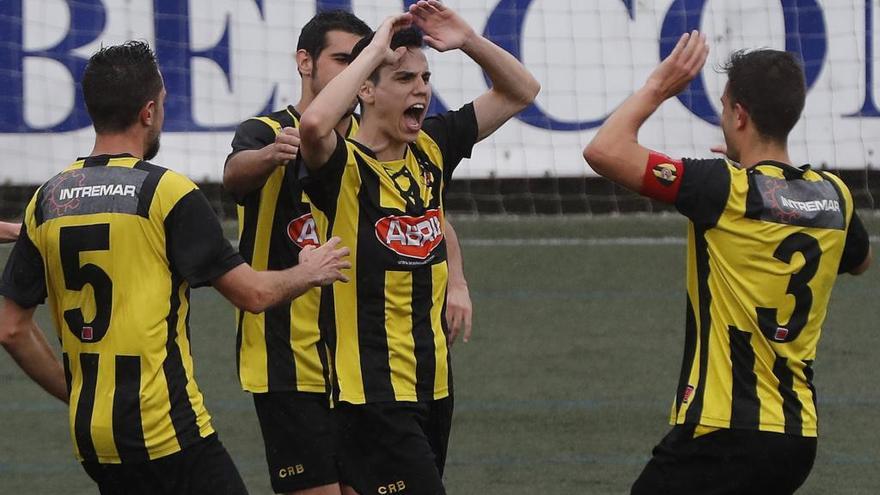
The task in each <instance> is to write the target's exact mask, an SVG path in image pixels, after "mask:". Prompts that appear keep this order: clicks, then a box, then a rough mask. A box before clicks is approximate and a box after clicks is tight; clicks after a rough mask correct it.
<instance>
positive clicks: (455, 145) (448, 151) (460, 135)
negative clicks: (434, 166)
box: [422, 103, 479, 183]
mask: <svg viewBox="0 0 880 495" xmlns="http://www.w3.org/2000/svg"><path fill="white" fill-rule="evenodd" d="M422 130H423V131H425V132H426V133H427V134H428V135H429V136H431V139H433V140H434V142H436V143H437V145H438V146H439V147H440V152H441V153H442V154H443V176H444V178H445V179H446V182H447V183H448V182H449V181H450V180H451V179H452V171H453V170H455V167H457V166H458V164H459V162H461V160H462V159H464V158H470V157H471V151H472V150H473V148H474V144H476V142H477V133H478V132H479V129H477V115H476V114H475V113H474V104H473V103H468V104H466V105H465V106H463V107H461V108H460V109H458V110H454V111H449V112H446V113H441V114H438V115H432V116H431V117H428V118H427V119H425V122H424V123H423V124H422Z"/></svg>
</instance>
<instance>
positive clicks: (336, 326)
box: [300, 1, 540, 495]
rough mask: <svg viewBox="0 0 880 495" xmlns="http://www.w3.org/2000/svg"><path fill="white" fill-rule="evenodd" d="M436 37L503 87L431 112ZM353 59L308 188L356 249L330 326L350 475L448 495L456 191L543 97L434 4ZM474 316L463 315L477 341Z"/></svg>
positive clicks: (319, 125) (322, 125)
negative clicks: (449, 213) (449, 196)
mask: <svg viewBox="0 0 880 495" xmlns="http://www.w3.org/2000/svg"><path fill="white" fill-rule="evenodd" d="M413 26H415V27H418V28H419V29H420V30H421V32H420V31H418V30H416V29H412V27H413ZM424 43H428V44H429V45H430V46H432V47H434V48H436V49H439V50H453V49H459V50H461V51H462V52H464V53H465V54H466V55H468V56H469V57H470V58H471V59H472V60H474V61H475V62H476V63H477V64H479V65H480V67H481V68H482V69H483V70H484V71H485V72H486V74H487V75H488V78H489V79H490V81H491V82H492V88H491V89H489V90H488V91H487V92H485V93H484V94H482V95H480V96H479V97H477V99H476V100H474V101H473V102H471V103H468V104H466V105H464V106H463V107H462V108H461V109H459V110H456V111H450V112H446V113H444V114H440V115H434V116H430V117H426V112H427V109H428V106H429V104H430V100H431V87H430V77H431V73H430V70H429V67H428V61H427V58H426V56H425V54H424V53H423V52H422V47H423V45H424ZM352 56H353V60H352V62H351V64H349V66H348V67H347V68H346V69H345V70H344V71H342V73H340V74H339V75H338V76H337V77H336V78H334V79H333V80H332V81H331V82H330V83H329V84H328V85H327V86H326V87H325V88H324V89H323V91H321V93H320V94H319V95H317V97H316V98H315V100H314V101H313V102H312V104H311V105H310V106H309V108H308V109H306V111H305V112H304V113H303V115H302V121H301V123H300V137H301V143H300V157H301V159H302V161H303V163H304V166H305V168H306V170H304V171H303V172H302V173H303V174H304V175H307V177H306V178H304V179H303V180H304V181H306V183H307V185H306V190H307V191H308V193H309V197H310V198H311V199H312V201H313V205H314V206H315V208H317V209H319V210H320V211H322V212H323V214H325V215H326V216H327V217H328V219H329V223H330V225H332V228H331V229H330V231H329V232H328V235H331V234H332V235H336V236H339V237H341V238H342V239H343V243H345V244H346V245H348V246H350V247H351V248H352V251H353V252H354V253H355V254H354V255H353V260H352V261H353V264H354V266H353V268H352V280H353V283H352V284H351V285H350V289H351V290H339V287H334V288H333V289H332V290H328V291H325V294H327V295H328V296H329V302H330V304H329V305H328V307H330V308H333V309H334V311H333V312H332V313H331V314H328V317H327V318H324V319H323V320H324V322H325V324H326V326H325V327H324V328H325V330H326V333H327V335H328V344H329V347H330V351H331V357H332V361H333V364H334V371H335V381H334V384H333V385H334V387H333V389H334V396H335V398H336V399H337V408H336V415H337V419H338V424H339V435H340V450H339V455H340V460H341V462H340V466H341V467H340V471H341V474H342V476H343V479H344V480H345V484H346V485H349V488H351V489H353V490H356V491H357V492H358V493H362V494H366V493H377V492H380V493H381V492H382V491H389V490H391V489H392V488H393V490H397V491H403V490H404V489H405V490H406V491H405V493H411V494H414V495H417V494H431V495H436V494H439V493H445V491H444V487H443V483H442V475H443V470H444V467H445V460H446V450H447V446H448V441H449V434H450V428H451V417H452V409H453V404H452V389H451V378H450V366H449V362H450V355H449V343H450V342H451V341H452V340H453V339H454V336H455V331H450V332H449V335H447V334H446V332H447V330H449V326H450V325H449V323H450V322H448V321H446V319H445V318H444V314H443V313H444V307H443V306H444V304H443V303H444V301H445V300H446V297H445V296H446V292H447V288H448V282H449V281H450V280H449V279H450V274H449V271H450V269H449V268H448V267H447V256H448V251H449V247H448V242H447V240H446V239H445V237H444V231H443V228H442V227H443V225H444V224H445V223H446V222H445V211H444V203H445V192H446V188H447V186H448V184H449V181H450V180H451V178H452V173H453V170H454V169H455V167H456V166H457V165H458V164H459V162H460V161H461V160H462V159H464V158H467V157H469V156H470V154H471V149H472V148H473V146H474V144H475V143H477V142H478V141H480V140H482V139H484V138H485V137H487V136H489V135H490V134H492V133H493V132H494V131H495V130H496V129H498V128H499V127H500V126H501V125H502V124H503V123H504V122H506V121H507V120H509V119H510V118H512V117H513V116H514V115H516V114H517V113H518V112H520V111H522V110H523V109H524V108H525V107H526V106H527V105H529V104H530V103H531V102H532V101H534V98H535V96H536V95H537V93H538V91H539V89H540V85H539V84H538V82H537V81H536V80H535V78H534V77H533V76H532V75H531V74H529V72H528V71H527V70H526V69H525V67H523V66H522V64H521V63H520V62H519V61H518V60H516V58H515V57H513V56H512V55H510V54H509V53H507V52H505V51H504V50H503V49H501V48H500V47H498V46H496V45H494V44H493V43H491V42H490V41H489V40H487V39H485V38H484V37H482V36H480V35H479V34H478V33H476V32H475V31H474V30H473V28H472V27H471V26H469V25H468V24H467V23H466V22H465V21H464V20H463V19H462V18H461V17H460V16H459V15H458V14H457V13H455V12H454V11H453V10H451V9H449V8H448V7H447V6H445V5H443V4H441V3H440V2H434V1H420V2H417V3H415V4H413V5H412V6H410V8H409V11H408V12H406V13H403V14H399V15H395V16H392V17H389V18H388V19H386V20H385V21H384V22H383V23H382V24H381V25H380V26H379V28H378V29H377V30H376V32H375V33H374V34H373V35H372V36H370V37H367V38H364V39H363V40H362V41H361V42H359V43H358V45H357V46H355V48H354V50H353V51H352ZM354 97H357V98H358V99H359V100H360V103H361V112H362V116H361V123H360V127H359V129H358V131H357V132H356V133H355V134H354V135H353V136H351V137H349V139H345V138H344V137H343V136H342V135H341V134H339V133H338V132H337V131H336V130H335V129H334V126H333V125H332V123H333V122H335V121H337V120H338V119H339V118H340V116H342V115H344V114H345V112H346V109H347V102H349V101H350V100H351V99H352V98H354ZM468 313H469V311H468ZM446 316H449V315H446ZM466 316H468V315H465V314H463V315H462V317H461V318H453V323H454V322H458V324H459V327H457V328H458V332H464V333H465V335H466V334H467V332H468V329H469V325H468V318H467V317H466ZM453 326H454V325H453ZM389 487H391V488H389ZM349 488H347V489H349Z"/></svg>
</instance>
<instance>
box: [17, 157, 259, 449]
mask: <svg viewBox="0 0 880 495" xmlns="http://www.w3.org/2000/svg"><path fill="white" fill-rule="evenodd" d="M242 262H243V260H242V259H241V257H240V256H239V255H238V253H237V252H236V251H235V250H234V249H233V248H232V246H231V245H230V244H229V242H228V241H226V239H225V238H224V237H223V232H222V228H221V227H220V223H219V221H218V220H217V217H216V215H215V214H214V211H213V210H212V209H211V207H210V205H209V204H208V201H207V199H206V198H205V197H204V195H203V194H202V193H201V191H199V189H198V188H197V187H196V186H195V184H193V183H192V182H191V181H190V180H189V179H187V178H186V177H184V176H182V175H180V174H177V173H175V172H172V171H169V170H167V169H165V168H162V167H159V166H156V165H153V164H150V163H148V162H144V161H141V160H139V159H137V158H134V157H131V156H130V155H114V156H108V155H103V156H93V157H89V158H84V159H78V160H77V161H76V162H75V163H74V164H73V165H71V166H70V167H68V168H67V169H66V170H64V171H63V172H62V173H60V174H58V175H56V176H55V177H53V178H52V179H50V180H49V181H48V182H46V183H45V184H43V186H42V187H40V189H39V190H38V191H37V193H36V194H35V195H34V197H33V199H32V200H31V202H30V204H29V205H28V207H27V210H26V212H25V218H24V227H23V229H22V233H21V237H20V239H19V241H18V242H17V244H16V245H15V248H14V250H13V253H12V255H11V256H10V259H9V261H8V263H7V266H6V270H5V271H4V275H3V283H2V286H0V287H2V288H0V293H2V294H3V295H4V296H6V297H9V298H11V299H12V300H14V301H16V302H17V303H18V304H19V305H21V306H22V307H26V308H30V307H34V306H36V305H38V304H40V303H42V302H44V301H45V299H46V298H47V297H48V299H49V304H50V312H51V315H52V317H53V319H54V323H55V327H56V329H57V331H58V337H59V338H60V340H61V346H62V351H63V356H62V361H63V364H64V370H65V374H66V378H67V385H68V390H69V393H70V428H71V432H72V437H73V441H74V450H75V452H76V455H77V457H78V458H79V459H81V460H87V461H93V462H94V461H97V462H101V463H119V462H140V461H146V460H148V459H156V458H159V457H163V456H166V455H169V454H172V453H175V452H177V451H179V450H181V449H183V448H186V447H187V446H189V445H191V444H193V443H195V442H197V441H198V440H199V439H201V438H204V437H206V436H208V435H210V434H211V433H213V428H212V426H211V421H210V416H209V415H208V412H207V411H206V410H205V406H204V404H203V400H202V394H201V392H200V391H199V388H198V386H197V385H196V382H195V380H194V378H193V362H192V356H191V352H190V340H189V309H190V307H189V305H190V303H189V300H190V298H189V292H190V287H193V286H199V285H205V284H209V283H210V281H211V280H213V279H215V278H216V277H219V276H221V275H223V274H224V273H226V272H227V271H229V270H231V269H232V268H234V267H236V266H238V265H239V264H241V263H242Z"/></svg>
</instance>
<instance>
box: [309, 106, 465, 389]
mask: <svg viewBox="0 0 880 495" xmlns="http://www.w3.org/2000/svg"><path fill="white" fill-rule="evenodd" d="M476 138H477V124H476V117H475V115H474V110H473V106H472V105H470V104H469V105H466V106H464V107H463V108H462V109H461V110H458V111H453V112H447V113H445V114H441V115H437V116H433V117H429V118H428V119H425V121H424V124H423V127H422V130H421V131H420V132H419V135H418V138H417V139H416V141H415V142H414V143H413V144H410V145H409V146H408V147H407V150H406V155H405V157H404V158H403V159H402V160H397V161H390V162H381V161H379V160H377V159H376V156H375V154H374V153H373V152H372V151H371V150H370V149H368V148H367V147H365V146H363V145H361V144H359V143H356V142H354V141H348V140H345V139H343V138H342V136H337V147H336V150H335V151H334V153H333V155H332V156H331V157H330V159H329V160H328V162H327V163H326V164H324V165H323V166H322V167H321V168H320V169H318V170H317V171H315V172H313V173H312V175H311V176H310V177H309V178H308V179H304V181H306V182H307V185H306V189H307V190H308V191H309V196H310V197H311V198H312V201H313V205H314V206H315V207H317V208H318V209H320V210H321V211H323V212H324V213H325V215H326V218H327V221H328V223H329V225H328V229H327V233H326V235H327V236H328V237H329V236H339V237H341V238H342V245H343V246H346V247H348V248H349V249H351V256H350V259H351V261H352V265H353V266H352V269H351V273H350V278H351V281H350V282H349V283H347V284H335V285H334V286H333V287H332V291H331V290H325V291H324V294H325V296H324V301H323V303H324V304H323V306H322V313H323V314H322V327H323V329H324V330H326V333H327V339H328V346H329V347H330V349H331V355H332V357H333V365H334V369H335V372H336V373H335V375H334V378H335V383H334V397H335V398H336V399H337V400H340V401H344V402H348V403H353V404H362V403H367V402H383V401H424V400H433V399H440V398H443V397H446V396H447V395H449V393H450V391H451V380H450V368H449V366H450V363H449V353H448V349H447V346H446V336H445V326H446V319H445V317H444V312H445V301H446V282H447V263H446V244H445V239H444V237H443V223H444V210H443V202H444V198H443V195H444V191H445V189H446V186H447V184H448V183H449V180H450V179H451V176H452V171H453V170H454V169H455V167H456V166H457V165H458V163H459V162H460V161H461V160H462V159H463V158H466V157H469V156H470V152H471V149H472V147H473V145H474V143H475V142H476ZM319 230H321V229H319Z"/></svg>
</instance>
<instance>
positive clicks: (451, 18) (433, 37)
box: [409, 0, 475, 52]
mask: <svg viewBox="0 0 880 495" xmlns="http://www.w3.org/2000/svg"><path fill="white" fill-rule="evenodd" d="M409 13H410V14H412V19H413V22H415V24H416V26H418V28H419V29H421V30H422V31H423V32H424V33H425V35H424V40H425V43H427V44H428V45H429V46H430V47H431V48H433V49H435V50H437V51H438V52H445V51H447V50H455V49H457V48H461V47H462V46H464V44H465V43H467V41H468V40H469V39H470V38H471V37H473V36H474V35H475V32H474V29H473V28H472V27H471V26H470V25H469V24H468V23H467V22H465V20H464V19H462V18H461V16H459V15H458V14H457V13H455V11H453V10H452V9H450V8H448V7H446V6H445V5H443V4H442V3H440V2H438V1H437V0H420V1H419V2H417V3H414V4H412V5H410V7H409Z"/></svg>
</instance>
